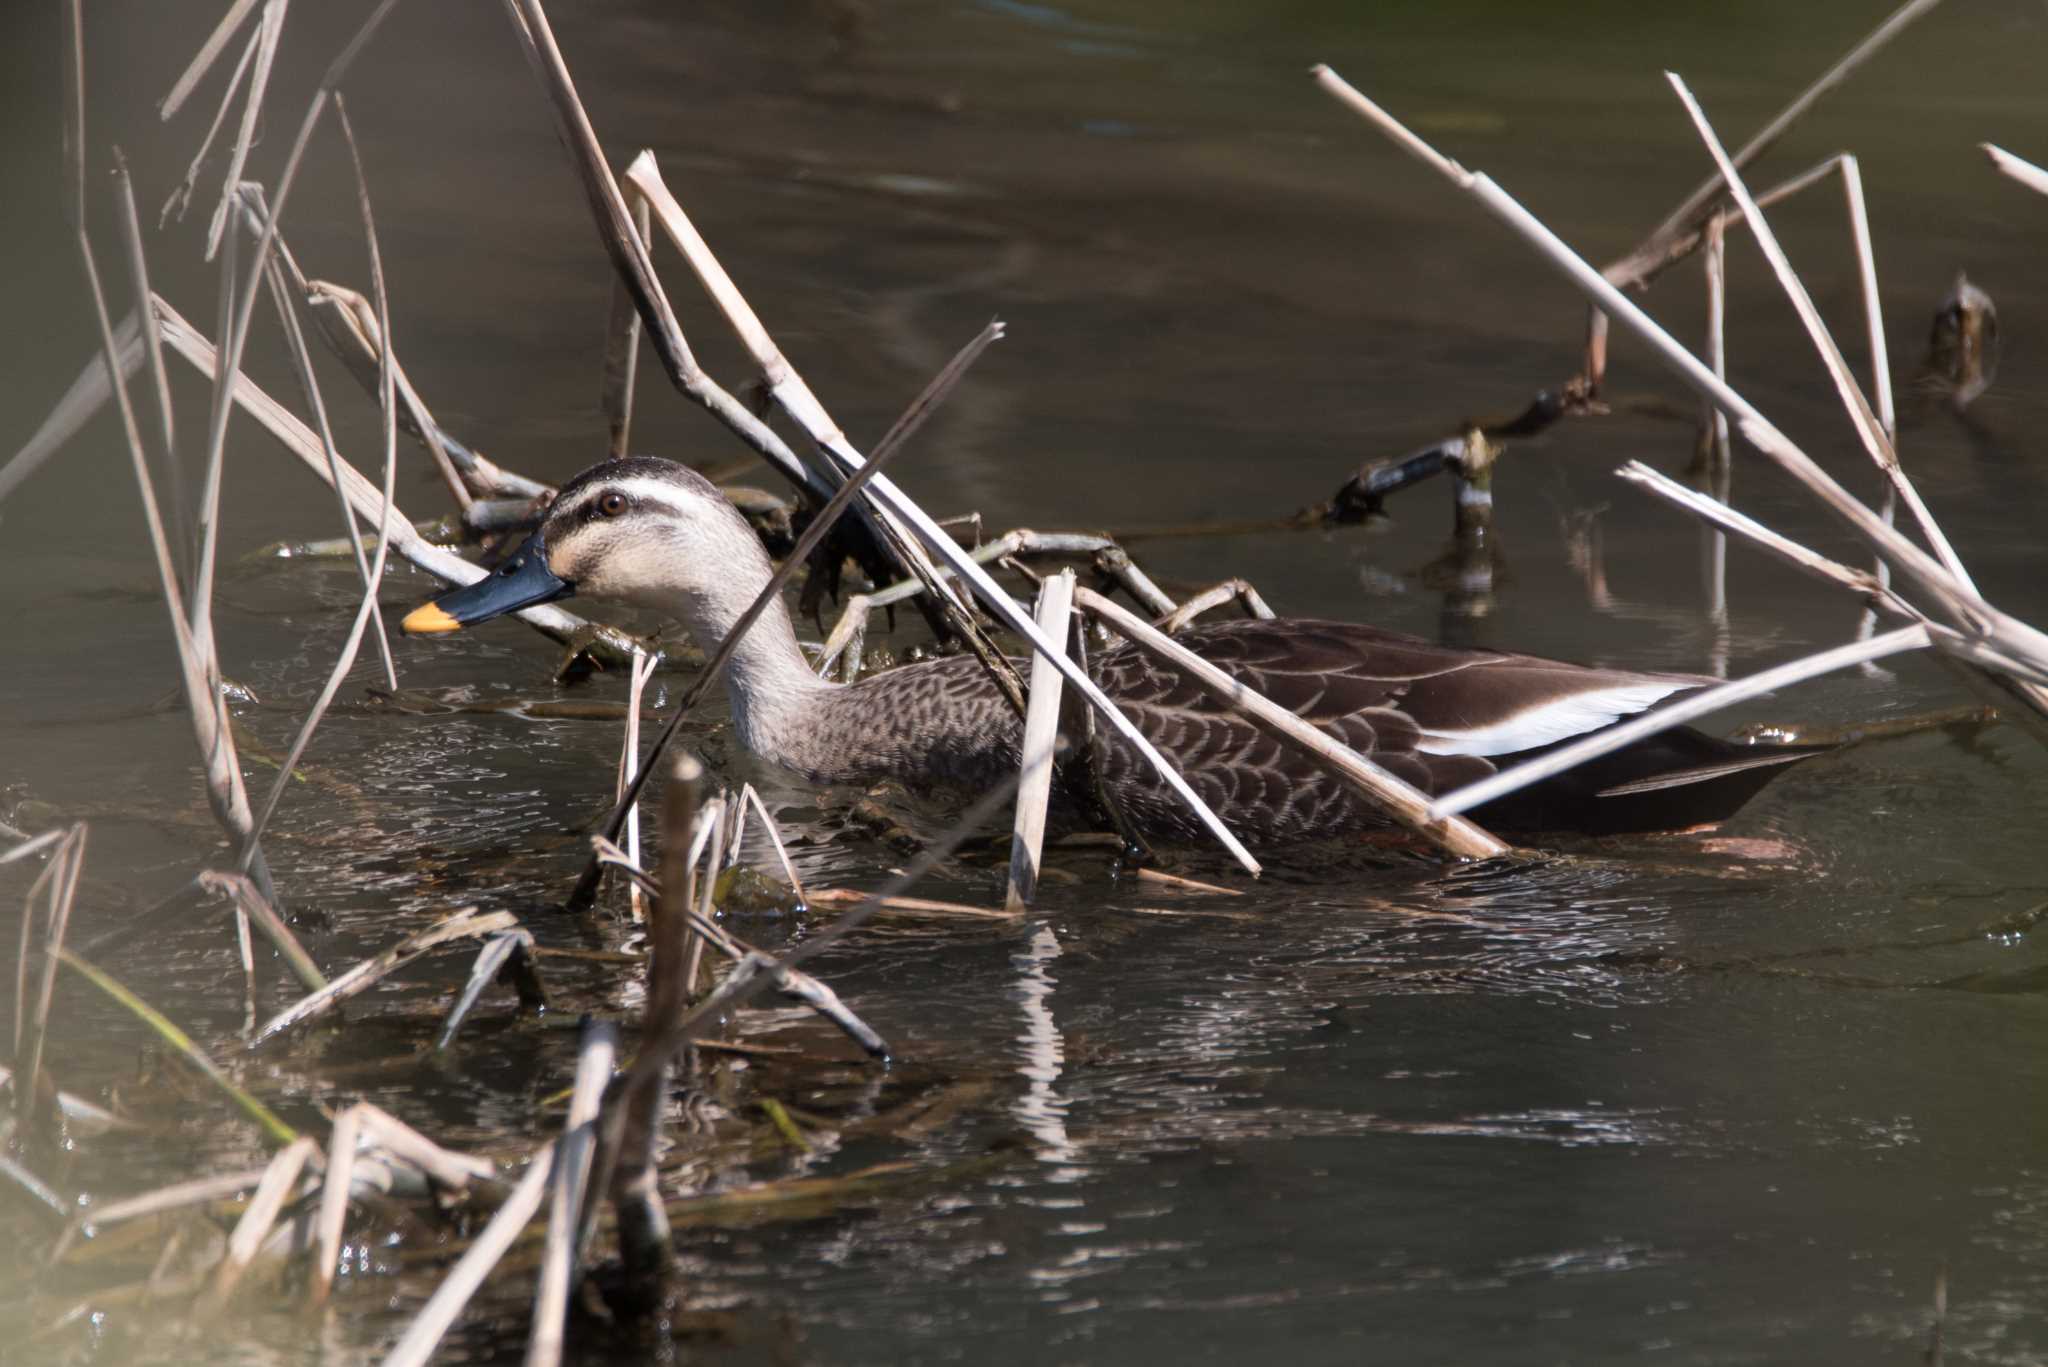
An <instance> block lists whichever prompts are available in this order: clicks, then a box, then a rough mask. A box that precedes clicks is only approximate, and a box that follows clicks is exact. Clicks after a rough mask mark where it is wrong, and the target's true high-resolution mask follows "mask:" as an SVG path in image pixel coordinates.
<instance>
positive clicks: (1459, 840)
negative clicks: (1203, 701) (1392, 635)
mask: <svg viewBox="0 0 2048 1367" xmlns="http://www.w3.org/2000/svg"><path fill="white" fill-rule="evenodd" d="M1074 602H1075V605H1076V606H1078V607H1079V608H1081V610H1082V611H1084V612H1087V613H1091V614H1093V615H1094V616H1095V617H1098V618H1100V619H1101V620H1102V621H1104V622H1106V623H1108V624H1109V626H1110V627H1111V629H1113V630H1115V631H1116V632H1118V633H1119V634H1121V635H1123V636H1125V637H1127V638H1128V639H1129V640H1130V642H1131V643H1132V644H1133V645H1135V646H1137V647H1138V648H1139V649H1141V650H1144V651H1146V652H1148V653H1150V654H1153V655H1156V656H1158V657H1159V658H1161V659H1163V660H1165V661H1166V662H1167V663H1168V664H1171V665H1173V666H1174V667H1175V668H1176V669H1179V670H1181V671H1182V672H1183V673H1185V674H1186V675H1187V676H1188V677H1189V678H1190V679H1192V680H1193V681H1194V682H1195V683H1196V684H1197V685H1199V686H1200V687H1201V689H1202V691H1203V692H1205V693H1207V694H1209V695H1210V696H1211V697H1213V698H1216V699H1218V700H1219V701H1221V702H1223V703H1225V704H1226V705H1228V706H1229V707H1230V709H1231V710H1232V711H1234V712H1236V713H1238V715H1240V716H1242V717H1244V718H1245V719H1246V720H1248V721H1250V722H1252V723H1253V724H1254V725H1256V726H1257V727H1258V728H1259V729H1260V730H1262V731H1265V732H1267V733H1268V734H1270V735H1271V736H1272V737H1273V738H1274V739H1275V740H1278V741H1280V742H1281V743H1282V744H1284V745H1286V746H1288V747H1289V748H1290V749H1293V750H1298V751H1300V752H1301V753H1302V754H1304V755H1307V756H1308V757H1309V758H1310V759H1311V760H1313V761H1314V762H1315V763H1316V764H1318V765H1320V766H1322V767H1323V768H1324V769H1325V770H1327V771H1328V772H1329V773H1330V774H1331V775H1333V776H1334V777H1336V778H1337V779H1338V780H1340V781H1341V782H1342V783H1343V784H1344V785H1345V786H1346V787H1348V788H1350V789H1351V790H1352V791H1353V792H1355V793H1357V794H1358V795H1359V796H1360V797H1361V798H1363V799H1364V800H1365V801H1366V802H1367V803H1369V804H1370V805H1371V806H1372V807H1373V808H1375V809H1376V810H1378V811H1380V812H1383V813H1385V814H1386V815H1387V816H1389V817H1391V818H1392V819H1393V820H1394V821H1395V822H1397V823H1399V824H1400V825H1402V826H1405V827H1407V828H1408V829H1409V830H1411V831H1413V832H1414V833H1415V834H1417V835H1419V836H1421V837H1422V838H1423V839H1424V840H1427V841H1428V842H1429V843H1430V844H1432V845H1435V846H1436V847H1437V848H1438V849H1440V850H1442V851H1444V852H1445V853H1446V854H1449V855H1451V856H1453V857H1455V858H1459V859H1492V858H1495V857H1497V856H1500V855H1503V854H1507V853H1509V852H1510V850H1511V847H1510V846H1509V845H1507V844H1505V843H1504V842H1502V841H1500V840H1497V839H1495V838H1494V837H1493V836H1491V835H1489V834H1488V833H1487V832H1485V831H1483V830H1481V829H1480V828H1479V827H1478V826H1475V825H1473V824H1472V823H1471V822H1470V821H1466V820H1464V819H1463V818H1456V819H1452V820H1445V819H1443V818H1442V817H1440V816H1438V815H1437V814H1436V813H1434V812H1432V811H1431V810H1430V803H1429V798H1428V796H1427V795H1425V794H1424V793H1422V792H1421V791H1419V790H1418V789H1416V788H1414V787H1412V786H1410V785H1409V784H1407V783H1404V782H1402V781H1401V780H1400V779H1398V778H1396V777H1394V775H1392V774H1390V773H1388V772H1387V771H1386V770H1384V769H1382V768H1380V766H1379V765H1377V764H1374V763H1373V762H1372V761H1371V760H1369V759H1367V758H1366V757H1365V756H1364V755H1361V754H1359V753H1358V752H1357V751H1356V750H1353V749H1352V748H1351V747H1350V746H1348V745H1346V744H1344V743H1343V742H1342V741H1340V740H1337V739H1336V738H1335V737H1333V736H1329V735H1326V734H1324V733H1323V732H1322V731H1319V730H1317V729H1316V728H1315V727H1314V726H1313V725H1311V724H1310V723H1308V722H1305V721H1303V720H1302V719H1301V718H1300V717H1297V716H1296V715H1294V713H1292V712H1290V711H1288V710H1287V709H1286V708H1284V707H1281V706H1280V705H1279V704H1277V703H1275V702H1273V701H1272V700H1271V699H1269V698H1267V697H1266V696H1265V695H1264V694H1262V693H1260V692H1259V691H1258V690H1257V689H1254V688H1252V687H1250V686H1249V685H1247V684H1245V683H1244V682H1242V681H1241V680H1238V679H1234V678H1232V677H1231V676H1230V675H1228V674H1226V673H1224V672H1223V671H1222V670H1221V669H1219V668H1217V667H1216V666H1215V665H1213V664H1211V663H1209V661H1207V660H1205V659H1203V658H1202V657H1201V656H1199V655H1197V654H1195V652H1193V651H1192V650H1189V649H1188V648H1187V647H1186V646H1184V645H1182V644H1181V643H1180V642H1178V641H1176V640H1174V639H1173V638H1172V637H1171V636H1168V635H1167V634H1166V633H1165V632H1163V631H1160V630H1159V629H1158V628H1157V627H1154V626H1153V625H1152V624H1151V623H1150V622H1147V621H1145V620H1144V619H1143V618H1142V617H1139V616H1137V615H1136V614H1135V613H1132V612H1130V611H1128V610H1126V609H1125V608H1123V607H1121V606H1119V605H1118V604H1116V603H1113V602H1111V601H1110V600H1109V599H1107V598H1104V597H1103V596H1102V595H1101V594H1099V593H1096V592H1095V591H1094V590H1093V589H1087V588H1079V589H1076V590H1075V591H1074Z"/></svg>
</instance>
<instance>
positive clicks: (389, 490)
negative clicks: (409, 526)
mask: <svg viewBox="0 0 2048 1367" xmlns="http://www.w3.org/2000/svg"><path fill="white" fill-rule="evenodd" d="M334 114H335V119H336V121H337V122H338V123H340V125H341V132H342V137H343V138H344V139H345V140H346V141H347V143H348V153H349V161H350V164H351V165H352V166H353V167H354V168H355V175H356V203H357V206H358V207H359V208H360V209H361V211H362V216H363V237H364V240H365V242H366V243H367V244H368V247H369V253H370V280H371V282H372V287H373V288H374V290H375V292H376V296H377V321H378V326H379V331H380V333H381V334H382V336H383V337H384V338H385V339H386V345H385V347H384V349H383V351H382V353H381V354H382V357H383V360H382V362H381V364H380V372H379V375H378V399H379V400H380V402H381V406H382V410H383V414H384V496H383V519H382V521H380V522H379V523H378V526H377V553H376V555H375V556H374V557H373V558H372V560H371V563H370V566H369V578H368V581H367V582H366V583H365V584H364V585H363V601H362V605H361V606H360V607H358V608H357V609H356V616H355V621H354V622H353V623H351V624H350V626H349V631H348V637H347V639H346V640H344V641H343V642H342V646H341V652H340V654H339V656H338V657H337V658H336V659H335V661H334V668H333V669H332V670H330V671H329V672H328V675H327V681H326V683H324V684H323V685H322V686H321V689H320V693H319V696H318V697H316V698H315V699H314V700H313V706H312V707H311V708H310V709H309V710H308V711H307V713H306V719H305V721H304V722H302V723H301V724H300V726H299V733H298V735H296V736H295V737H293V738H292V748H291V750H290V751H289V752H288V753H287V754H286V755H285V759H284V763H282V764H280V765H279V766H278V770H277V778H276V780H275V781H274V782H272V784H271V786H270V796H269V797H268V798H267V799H265V801H264V804H263V811H262V813H261V814H260V815H259V816H258V817H257V818H256V827H255V830H256V834H257V835H259V836H260V835H261V834H262V832H263V829H264V828H265V827H266V826H268V825H269V824H270V818H271V815H272V814H273V813H274V812H276V811H277V804H278V802H279V801H280V800H281V799H282V798H283V797H284V793H285V786H286V785H287V784H288V783H290V782H291V778H292V774H293V773H294V772H295V771H296V770H297V769H298V765H299V760H300V759H302V758H303V757H304V756H305V753H306V747H307V746H308V745H310V744H312V741H313V732H314V731H315V730H316V729H318V727H319V725H320V722H321V719H322V718H324V717H325V716H326V715H327V708H328V706H329V705H330V704H331V703H333V701H334V695H335V694H336V693H338V692H339V691H340V690H341V681H342V680H343V679H345V678H347V677H348V672H349V671H350V670H351V669H353V668H355V663H356V652H357V651H359V650H360V649H361V648H362V644H363V631H364V629H365V628H366V627H367V626H368V625H369V624H370V621H371V619H372V618H373V617H374V616H376V613H377V588H378V586H379V585H380V584H382V583H383V582H384V565H385V561H386V559H387V557H388V556H389V554H390V551H391V538H390V530H391V526H390V524H391V500H392V495H393V493H394V492H395V489H396V485H397V480H398V405H397V403H396V402H395V397H394V393H393V381H392V365H391V347H390V345H389V339H390V336H391V301H390V299H389V298H388V297H387V295H386V294H385V291H384V261H383V256H382V254H381V253H380V252H379V251H378V248H377V224H376V220H375V218H374V217H373V216H372V214H371V212H370V186H369V182H368V180H367V179H366V178H365V177H364V175H363V163H362V157H361V156H360V154H359V153H358V151H357V148H356V135H355V130H354V129H352V128H351V127H350V126H349V121H348V108H347V106H346V105H345V104H344V103H343V102H342V98H341V94H340V92H338V91H337V92H336V93H335V96H334ZM309 373H310V371H309ZM323 445H325V446H326V447H327V455H328V468H329V470H330V472H332V471H334V470H335V469H336V468H337V461H338V457H337V456H336V455H335V453H334V449H333V445H332V443H331V442H326V441H323ZM381 628H382V624H381V622H380V623H379V629H380V632H381ZM389 650H390V648H389V646H388V645H387V646H386V647H385V651H386V658H387V661H388V659H389ZM392 684H393V686H394V687H396V685H397V679H396V677H395V676H393V678H392ZM254 849H255V844H254V840H253V838H252V840H251V843H250V845H249V853H245V854H244V855H243V860H242V862H243V865H244V867H245V868H246V866H247V864H248V862H249V859H250V857H251V855H252V854H253V852H254Z"/></svg>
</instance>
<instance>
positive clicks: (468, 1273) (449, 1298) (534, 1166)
mask: <svg viewBox="0 0 2048 1367" xmlns="http://www.w3.org/2000/svg"><path fill="white" fill-rule="evenodd" d="M554 1155H555V1145H554V1143H553V1141H550V1142H548V1143H546V1144H543V1145H542V1146H541V1147H540V1148H539V1149H537V1150H535V1151H534V1153H533V1156H532V1157H530V1158H528V1159H527V1160H526V1172H525V1174H524V1175H522V1176H521V1177H520V1179H519V1184H518V1185H517V1186H515V1187H514V1188H512V1194H511V1195H510V1196H509V1197H507V1198H506V1201H505V1204H503V1205H501V1206H499V1207H498V1211H497V1214H495V1215H493V1216H492V1217H491V1220H490V1223H489V1224H487V1225H485V1226H484V1230H483V1233H482V1234H480V1235H478V1236H477V1238H476V1242H474V1243H472V1244H471V1245H470V1246H469V1247H468V1248H467V1249H466V1250H464V1252H463V1254H462V1257H461V1258H459V1259H457V1260H456V1263H455V1266H454V1267H452V1268H450V1269H449V1271H448V1275H447V1276H445V1277H443V1278H442V1279H441V1284H440V1285H439V1286H437V1287H435V1288H434V1294H433V1295H432V1296H429V1297H428V1298H427V1303H426V1305H424V1306H423V1307H421V1309H420V1312H419V1314H417V1315H415V1316H413V1319H412V1323H410V1324H408V1325H407V1326H406V1327H405V1332H404V1333H403V1334H401V1335H400V1336H399V1338H398V1342H397V1343H395V1344H393V1345H392V1347H391V1351H390V1352H389V1353H387V1354H385V1356H384V1363H383V1367H426V1364H427V1362H428V1361H429V1360H431V1359H432V1357H433V1356H434V1349H435V1348H436V1347H438V1346H439V1345H440V1342H441V1339H442V1337H443V1336H444V1335H446V1334H447V1332H448V1330H449V1329H450V1328H451V1327H452V1326H453V1325H454V1323H455V1317H456V1316H457V1315H460V1314H461V1313H462V1308H463V1307H464V1306H466V1305H468V1304H469V1300H470V1297H472V1296H474V1295H475V1294H476V1293H477V1289H478V1288H479V1287H481V1286H482V1285H483V1284H484V1278H486V1277H488V1276H490V1275H491V1269H492V1268H494V1267H496V1266H497V1265H498V1260H499V1259H501V1258H503V1257H504V1256H505V1254H506V1252H507V1250H509V1249H510V1248H511V1247H512V1244H513V1241H514V1240H516V1239H517V1238H518V1237H519V1236H520V1235H521V1234H522V1233H524V1232H525V1230H526V1227H527V1225H529V1224H531V1223H532V1221H533V1217H534V1216H535V1215H536V1214H538V1213H539V1211H540V1208H541V1203H542V1202H543V1201H545V1200H546V1199H547V1192H548V1178H549V1176H550V1174H551V1173H552V1172H553V1170H554Z"/></svg>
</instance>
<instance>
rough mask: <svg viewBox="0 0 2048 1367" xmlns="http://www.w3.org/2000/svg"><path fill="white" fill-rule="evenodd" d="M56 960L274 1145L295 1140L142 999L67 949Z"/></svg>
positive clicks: (289, 1130)
mask: <svg viewBox="0 0 2048 1367" xmlns="http://www.w3.org/2000/svg"><path fill="white" fill-rule="evenodd" d="M57 958H58V961H59V962H61V963H62V964H63V965H64V966H65V967H66V968H68V969H70V970H72V971H73V972H74V973H76V974H78V975H79V976H80V977H82V978H84V979H85V980H86V981H87V982H89V983H91V984H92V985H93V986H94V987H97V988H98V989H99V990H100V991H102V992H104V993H106V994H107V996H109V997H111V998H113V999H114V1001H116V1002H117V1003H119V1004H120V1005H121V1006H123V1007H125V1008H126V1009H127V1010H128V1011H129V1013H130V1014H132V1015H133V1016H135V1017H136V1019H138V1020H140V1021H141V1022H142V1023H143V1024H144V1025H146V1026H148V1027H149V1028H150V1030H151V1031H152V1032H154V1033H155V1035H156V1036H157V1038H158V1039H160V1040H162V1041H163V1042H164V1043H165V1044H167V1045H169V1046H170V1047H171V1048H172V1049H173V1050H175V1051H176V1052H177V1053H178V1054H180V1055H182V1056H183V1057H184V1059H185V1060H186V1062H188V1063H190V1064H191V1065H192V1066H193V1067H195V1068H197V1069H198V1070H199V1071H200V1072H201V1073H202V1074H204V1075H205V1077H206V1079H207V1080H208V1081H209V1082H211V1083H213V1085H214V1086H216V1087H218V1088H220V1090H221V1091H222V1092H224V1093H225V1094H226V1095H227V1097H228V1099H229V1100H231V1101H233V1102H234V1103H235V1105H236V1106H237V1107H239V1108H240V1109H241V1111H242V1113H243V1114H244V1115H246V1116H248V1117H249V1118H250V1119H251V1120H253V1121H255V1122H256V1125H257V1127H258V1128H259V1129H261V1130H262V1131H263V1133H264V1134H265V1135H266V1136H267V1137H268V1138H269V1139H270V1140H271V1141H272V1142H273V1143H275V1144H278V1145H285V1144H289V1143H291V1142H292V1141H293V1140H294V1139H297V1138H298V1137H299V1134H298V1131H297V1130H294V1129H293V1128H292V1127H291V1126H289V1125H287V1124H285V1123H284V1122H283V1121H282V1120H280V1119H278V1118H277V1116H276V1115H275V1114H273V1113H272V1112H271V1110H270V1108H269V1107H268V1106H265V1105H264V1104H263V1103H262V1102H261V1101H258V1100H257V1099H256V1098H255V1097H253V1096H251V1095H250V1094H249V1093H248V1092H245V1091H243V1090H242V1089H241V1088H240V1087H238V1086H236V1085H235V1084H234V1082H233V1081H232V1080H231V1079H230V1078H229V1077H228V1075H227V1074H226V1073H225V1072H223V1071H222V1070H221V1067H220V1065H219V1064H217V1063H215V1062H214V1061H213V1059H212V1058H211V1057H209V1056H208V1054H207V1053H206V1051H205V1050H204V1049H201V1048H200V1047H199V1046H198V1045H197V1044H194V1043H193V1042H192V1037H191V1036H190V1035H187V1034H186V1033H185V1032H184V1031H183V1030H180V1029H179V1028H178V1027H177V1026H176V1025H173V1024H172V1023H171V1021H170V1019H169V1018H168V1017H166V1016H165V1015H164V1014H163V1013H162V1012H160V1011H158V1010H157V1009H156V1008H155V1007H153V1006H151V1005H150V1004H149V1003H148V1002H146V1001H144V1000H142V998H140V997H138V996H136V995H135V994H134V993H133V992H130V991H129V990H128V989H127V988H126V987H124V986H122V985H121V984H120V983H119V982H117V981H115V980H114V979H113V978H112V977H111V976H109V975H108V974H107V973H105V972H103V971H101V970H100V969H98V968H95V967H94V966H93V965H91V964H89V963H87V962H86V961H85V960H84V959H81V958H79V957H78V956H77V955H76V954H74V953H72V952H71V951H70V950H68V949H59V950H58V951H57Z"/></svg>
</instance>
